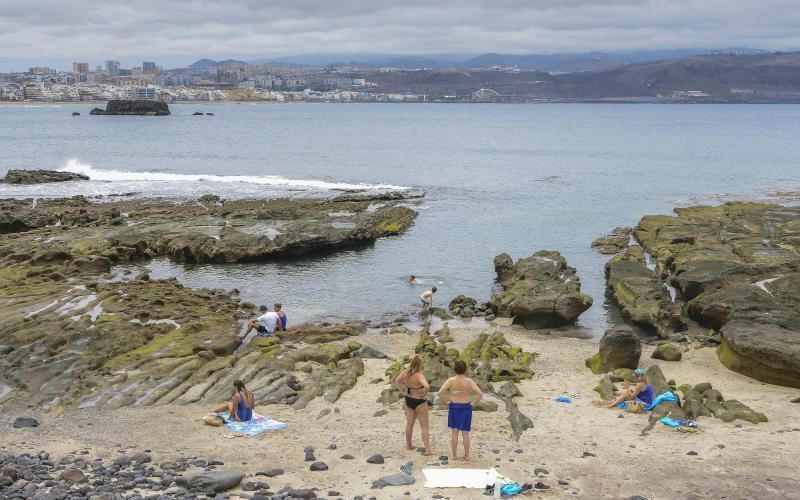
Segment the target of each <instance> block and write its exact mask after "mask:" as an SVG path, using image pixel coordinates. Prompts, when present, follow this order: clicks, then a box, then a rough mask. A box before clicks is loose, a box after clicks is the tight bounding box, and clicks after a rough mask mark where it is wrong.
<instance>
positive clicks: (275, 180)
mask: <svg viewBox="0 0 800 500" xmlns="http://www.w3.org/2000/svg"><path fill="white" fill-rule="evenodd" d="M59 170H60V171H61V172H72V173H74V174H83V175H86V176H88V177H89V179H90V180H91V181H106V182H142V181H144V182H204V183H225V184H230V183H243V184H258V185H261V186H275V187H288V188H295V189H303V190H321V191H329V190H333V189H342V190H345V189H380V190H407V189H410V188H408V187H405V186H395V185H392V184H366V183H349V182H328V181H320V180H313V179H287V178H285V177H281V176H277V175H210V174H208V175H206V174H178V173H170V172H133V171H126V170H102V169H97V168H94V167H93V166H91V165H87V164H85V163H81V162H80V161H78V160H69V162H67V166H66V167H64V168H61V169H59Z"/></svg>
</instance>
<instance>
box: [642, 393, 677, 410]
mask: <svg viewBox="0 0 800 500" xmlns="http://www.w3.org/2000/svg"><path fill="white" fill-rule="evenodd" d="M677 400H678V396H676V395H675V394H673V393H672V392H671V391H667V392H665V393H664V394H660V395H659V396H658V397H656V398H655V399H654V400H653V402H652V403H650V404H649V405H647V406H645V407H644V411H650V410H652V409H653V408H655V407H656V406H658V405H659V404H661V403H663V402H664V401H677Z"/></svg>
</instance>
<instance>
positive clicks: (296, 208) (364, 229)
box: [0, 197, 417, 264]
mask: <svg viewBox="0 0 800 500" xmlns="http://www.w3.org/2000/svg"><path fill="white" fill-rule="evenodd" d="M0 203H2V208H3V210H2V212H0V233H14V234H13V235H11V236H9V237H8V239H6V240H4V241H0V248H4V249H5V250H4V251H5V252H7V253H8V254H14V255H15V257H13V258H18V259H23V260H27V258H28V256H30V255H37V256H39V255H42V256H47V255H58V256H59V259H60V260H61V261H64V260H74V259H76V258H78V257H88V256H99V257H104V258H107V259H109V260H110V261H111V262H112V263H115V264H116V263H126V262H134V261H137V260H141V259H149V258H153V257H158V256H163V257H168V258H170V259H172V260H175V261H177V262H188V263H200V262H215V263H233V262H255V261H267V260H271V259H275V258H279V257H287V256H300V255H309V254H314V253H321V252H330V251H335V250H338V249H343V248H352V247H357V246H360V245H365V244H369V243H371V242H373V241H375V240H376V239H377V238H380V237H384V236H391V235H396V234H399V233H400V232H402V231H403V230H405V229H406V228H407V227H408V226H410V225H411V224H412V223H413V221H414V218H415V217H416V215H417V214H416V212H415V211H414V210H412V209H410V208H408V207H404V206H396V205H392V204H387V205H385V206H383V207H381V208H378V209H373V208H370V203H368V202H341V203H340V202H334V201H321V200H313V199H281V200H245V201H232V202H227V203H224V204H223V203H221V202H215V203H214V202H212V203H208V202H206V203H203V202H200V201H180V202H178V201H171V200H138V201H119V202H111V203H91V202H89V201H88V200H87V199H85V198H83V197H75V198H69V199H58V200H45V201H41V202H39V203H38V204H36V205H35V206H33V203H32V202H31V200H2V201H1V202H0ZM41 258H45V257H41Z"/></svg>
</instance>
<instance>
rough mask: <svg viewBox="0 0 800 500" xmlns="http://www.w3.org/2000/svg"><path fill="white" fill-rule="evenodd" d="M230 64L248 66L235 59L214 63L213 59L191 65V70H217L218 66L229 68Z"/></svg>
mask: <svg viewBox="0 0 800 500" xmlns="http://www.w3.org/2000/svg"><path fill="white" fill-rule="evenodd" d="M229 64H247V63H246V62H244V61H237V60H235V59H226V60H224V61H214V60H212V59H200V60H198V61H195V62H193V63H192V64H190V65H189V69H195V70H199V69H208V68H215V67H217V66H227V65H229Z"/></svg>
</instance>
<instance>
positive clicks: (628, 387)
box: [606, 368, 653, 408]
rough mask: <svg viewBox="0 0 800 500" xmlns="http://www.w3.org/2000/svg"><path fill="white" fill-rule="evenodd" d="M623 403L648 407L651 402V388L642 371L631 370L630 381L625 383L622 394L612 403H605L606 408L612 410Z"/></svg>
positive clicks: (639, 369)
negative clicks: (633, 403)
mask: <svg viewBox="0 0 800 500" xmlns="http://www.w3.org/2000/svg"><path fill="white" fill-rule="evenodd" d="M623 401H635V402H637V403H643V404H645V405H649V404H651V403H652V402H653V386H652V385H650V384H649V383H648V381H647V377H646V376H645V374H644V370H642V369H641V368H637V369H635V370H633V374H632V375H631V381H630V382H625V385H624V386H623V387H622V392H621V393H620V395H619V396H618V397H617V399H615V400H613V401H608V402H607V403H606V408H614V407H615V406H617V405H618V404H620V403H622V402H623Z"/></svg>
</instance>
